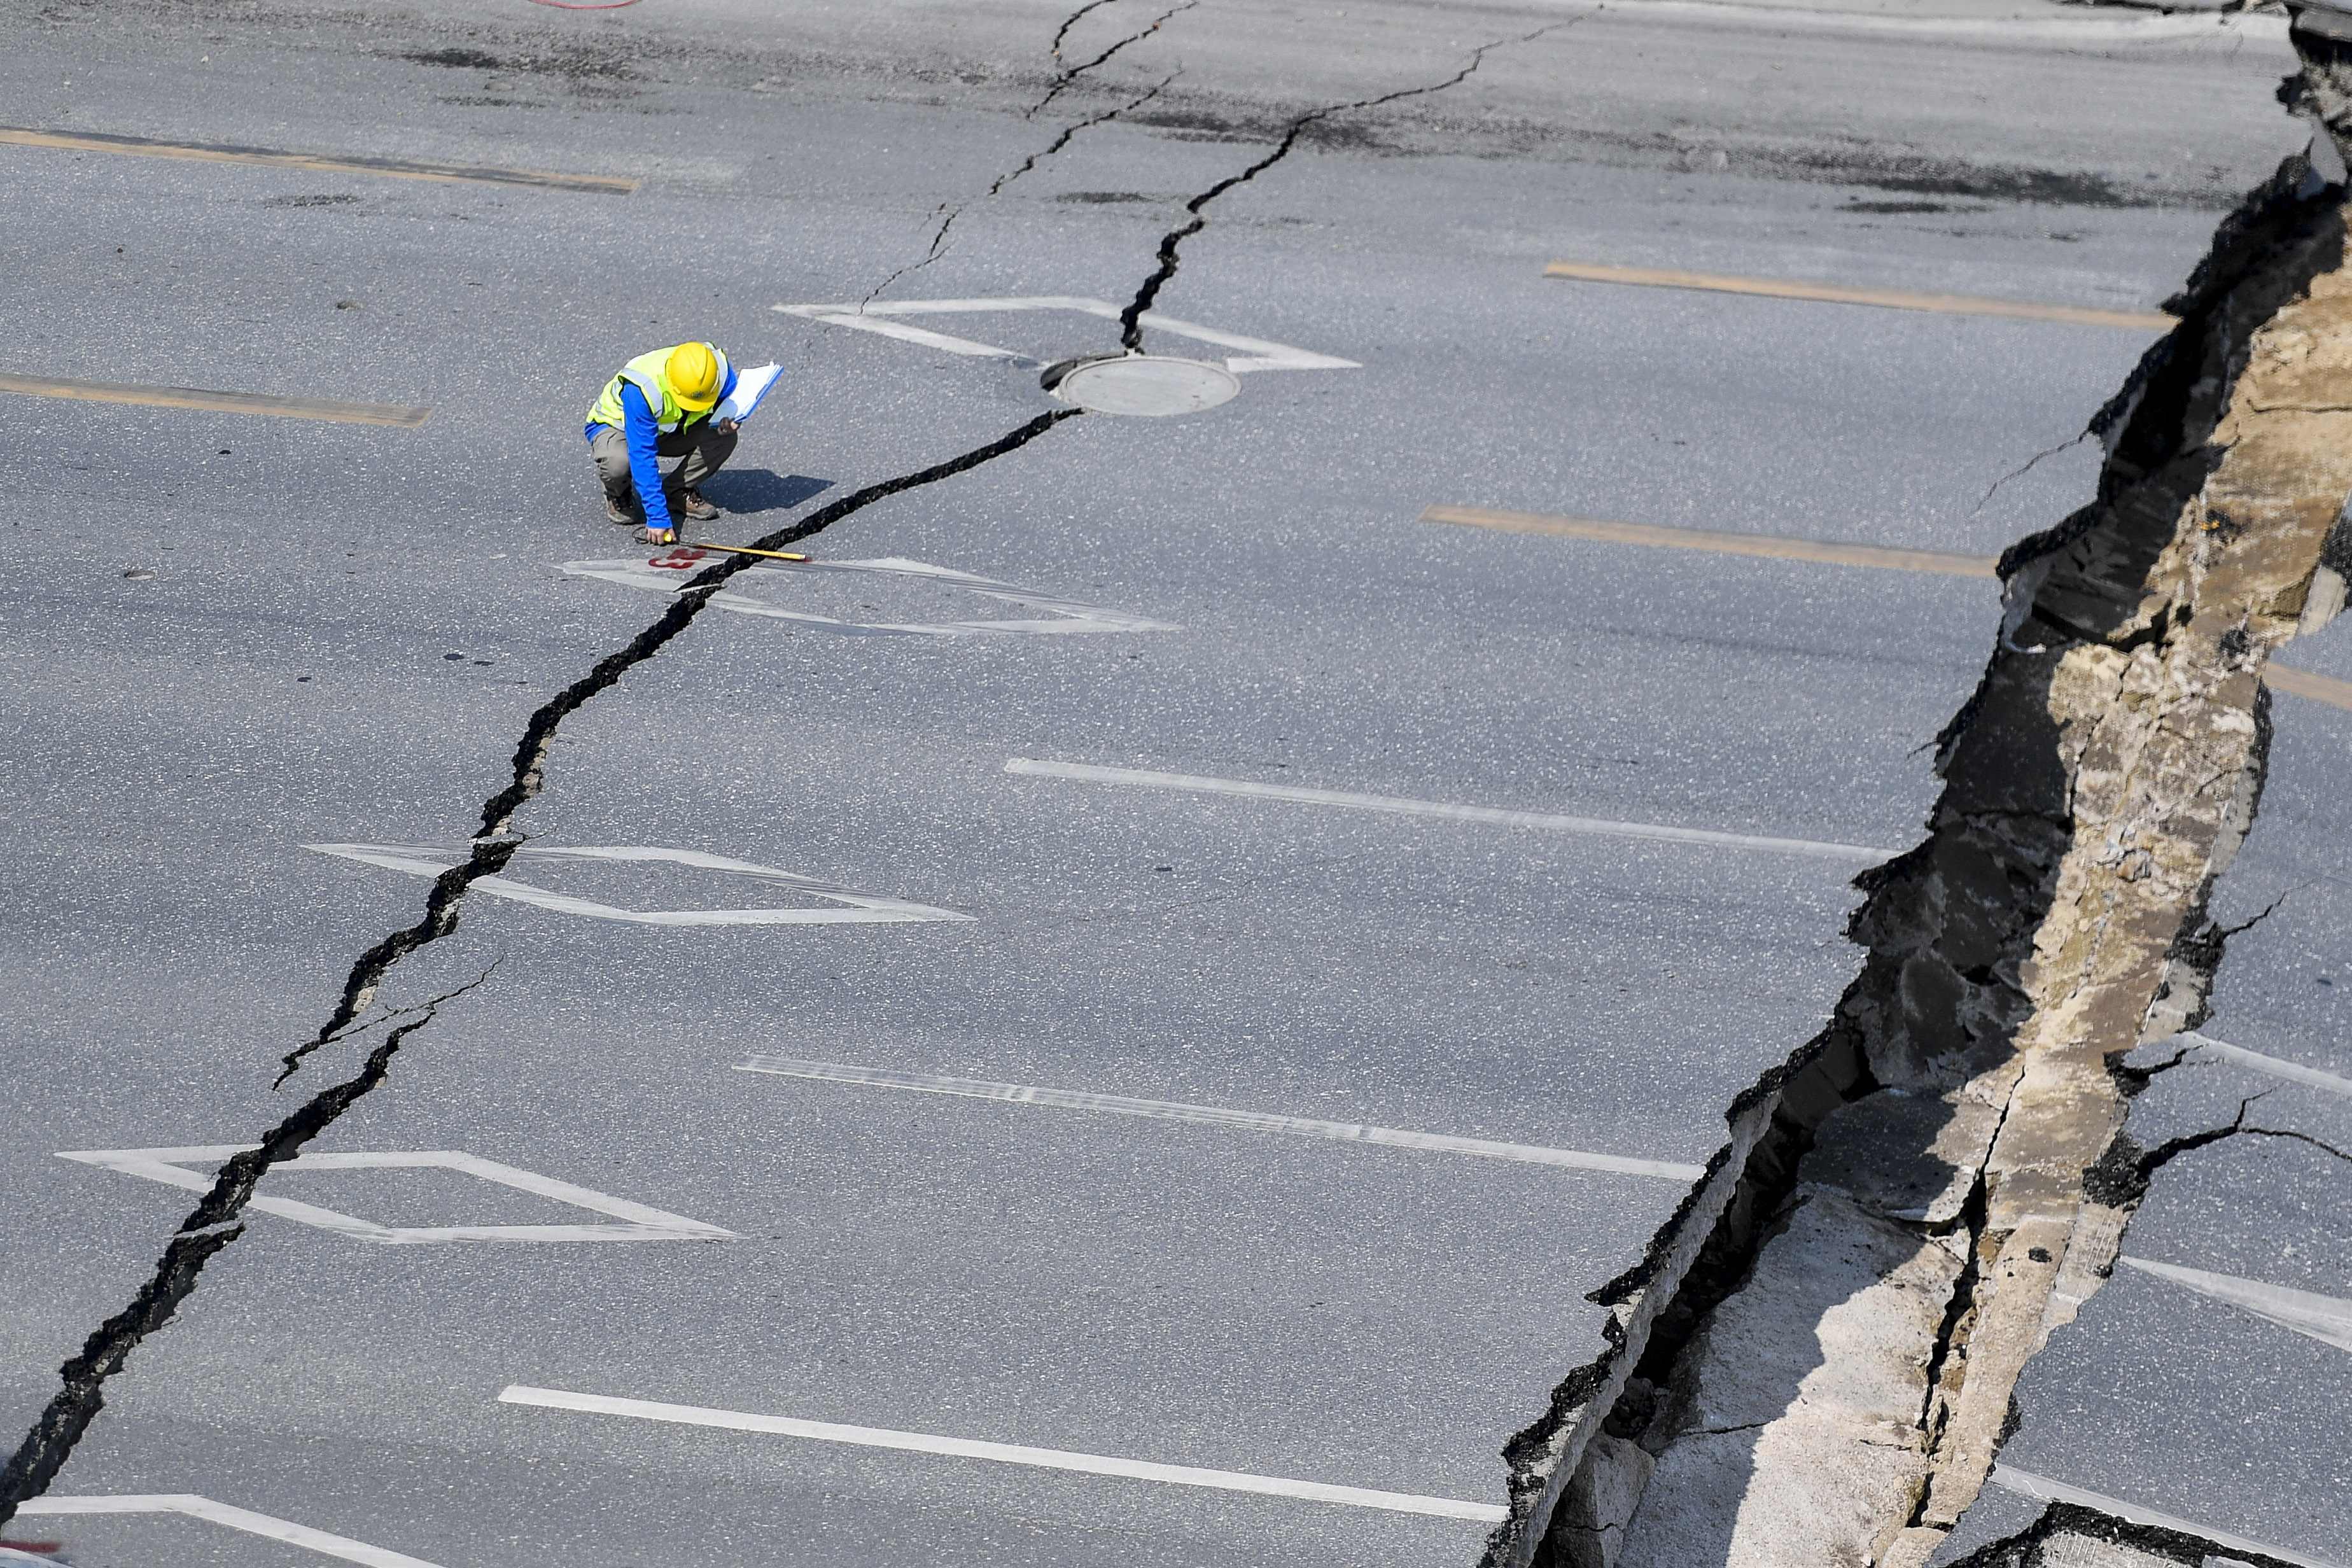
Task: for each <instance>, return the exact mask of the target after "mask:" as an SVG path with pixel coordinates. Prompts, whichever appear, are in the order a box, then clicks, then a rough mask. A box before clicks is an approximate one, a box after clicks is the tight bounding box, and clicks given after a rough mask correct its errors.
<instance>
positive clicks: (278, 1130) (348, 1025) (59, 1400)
mask: <svg viewBox="0 0 2352 1568" xmlns="http://www.w3.org/2000/svg"><path fill="white" fill-rule="evenodd" d="M1078 413H1079V410H1077V409H1075V408H1058V409H1054V410H1051V411H1049V412H1047V413H1045V414H1040V415H1038V416H1036V417H1035V418H1034V419H1031V420H1029V421H1028V422H1027V423H1025V424H1024V425H1021V426H1017V427H1016V428H1014V429H1013V430H1010V431H1007V432H1006V433H1005V434H1004V435H1003V436H1000V437H997V438H996V439H994V440H992V441H990V442H988V443H986V444H985V445H982V446H980V447H973V448H972V449H971V450H970V451H968V452H963V453H961V454H959V455H958V456H956V457H953V458H949V459H947V460H946V461H945V462H940V463H935V464H933V465H931V466H930V467H929V468H919V469H916V470H915V471H913V472H911V473H906V474H900V475H898V476H897V477H895V478H892V479H883V480H880V481H878V482H877V483H875V484H871V485H867V486H866V487H865V488H864V489H859V490H857V491H856V492H855V493H853V494H850V495H847V496H844V497H843V498H842V499H841V500H837V501H835V502H833V503H832V504H831V505H829V506H826V507H824V508H822V509H820V510H817V511H814V512H812V513H810V514H809V515H808V516H807V517H805V518H803V519H801V520H799V521H796V522H793V523H790V524H787V525H786V526H784V527H782V528H779V529H777V530H775V531H772V532H771V533H768V534H766V535H763V536H762V537H761V539H760V540H759V541H758V542H757V544H756V545H755V548H757V549H761V550H782V549H783V548H784V547H785V546H786V545H789V544H793V543H796V542H800V541H802V540H804V539H807V538H810V537H811V536H813V535H814V534H817V533H821V532H823V531H824V530H825V529H827V528H830V527H831V526H832V525H833V524H835V523H836V522H838V521H841V520H842V519H844V518H845V517H849V516H851V515H853V514H854V513H856V512H859V511H863V510H865V509H866V508H867V507H869V506H872V505H873V504H874V503H875V502H877V501H880V500H887V499H888V498H889V497H891V496H895V495H898V494H901V493H903V492H905V491H907V490H911V489H919V488H921V487H922V486H925V485H931V484H937V483H938V482H940V480H942V479H951V478H953V477H954V476H956V475H958V474H961V473H966V472H969V471H970V470H971V469H973V468H978V467H980V466H981V465H982V464H983V463H988V462H992V461H994V460H995V459H996V458H1002V457H1004V456H1005V455H1007V454H1008V453H1011V452H1014V451H1017V450H1019V449H1020V448H1021V447H1025V446H1027V445H1028V444H1029V443H1030V442H1032V441H1034V440H1035V439H1036V438H1037V437H1040V436H1043V435H1044V434H1045V432H1046V431H1048V430H1051V429H1052V428H1054V427H1055V426H1057V425H1059V424H1061V423H1062V422H1063V421H1064V420H1066V419H1071V418H1075V417H1076V416H1077V415H1078ZM751 564H753V558H752V557H750V556H741V555H738V556H731V557H729V558H727V559H725V560H722V561H719V562H718V563H715V564H713V565H710V566H708V567H705V568H704V569H703V570H702V571H700V572H698V573H697V574H696V575H695V576H694V577H693V578H692V579H691V580H689V581H688V582H687V583H686V584H683V585H682V586H681V587H680V588H679V590H678V591H677V596H676V597H675V598H674V599H673V600H672V601H671V602H670V604H669V605H667V607H666V608H665V609H664V610H663V611H662V613H661V614H660V615H659V616H656V617H655V618H654V620H653V621H652V623H651V624H650V625H648V626H646V628H645V629H644V630H643V631H641V632H639V633H638V634H637V635H636V636H635V637H632V638H631V639H630V640H629V641H628V643H627V644H626V645H625V646H624V647H620V648H617V649H615V650H614V652H612V653H610V654H607V655H606V656H605V657H604V658H602V659H600V660H598V661H597V663H596V665H595V667H594V668H592V669H590V670H589V672H588V673H587V674H586V675H583V676H582V677H581V678H580V679H578V680H575V681H573V682H572V684H571V685H570V686H568V687H566V688H564V689H562V691H560V692H558V693H557V694H556V695H555V696H553V697H552V698H550V699H549V700H547V701H546V702H545V703H543V704H541V706H540V707H539V708H538V709H537V710H534V711H533V712H532V713H531V715H530V719H529V720H528V721H526V722H525V723H524V726H523V732H522V737H521V739H520V741H519V742H517V744H516V746H515V754H514V763H513V769H512V773H511V776H510V777H509V780H508V781H507V783H506V784H504V785H503V786H502V787H501V788H499V790H498V792H497V793H496V794H494V795H491V796H490V797H489V798H488V800H486V801H485V802H484V803H483V805H482V816H481V824H480V830H479V833H478V836H477V837H476V838H475V839H474V842H473V845H472V847H471V850H470V852H469V853H468V854H467V858H466V859H465V860H464V861H463V862H462V863H461V864H459V865H457V866H453V867H451V868H449V869H448V870H446V871H445V872H443V873H442V874H441V875H440V876H439V877H437V878H436V879H434V883H433V888H432V890H431V891H430V892H429V893H428V894H427V895H426V898H425V913H424V915H423V916H422V917H421V918H420V919H419V920H418V921H416V923H415V924H414V925H411V926H408V927H405V928H404V929H402V930H400V931H394V932H393V933H392V934H390V935H388V936H386V937H385V938H383V941H381V942H377V943H375V944H374V945H373V947H371V948H369V949H368V951H367V952H364V953H362V955H361V956H360V958H359V960H358V962H357V963H354V964H352V968H351V971H350V973H348V974H347V975H346V976H345V978H344V981H343V987H342V992H341V996H340V998H339V999H338V1000H337V1002H336V1004H335V1005H334V1007H333V1009H332V1010H331V1012H330V1013H329V1015H328V1018H327V1022H326V1023H325V1024H324V1025H323V1026H321V1027H320V1030H319V1031H318V1033H317V1034H316V1035H314V1036H312V1037H311V1038H310V1040H308V1041H306V1042H305V1043H304V1044H302V1045H300V1046H299V1047H296V1048H295V1049H294V1050H292V1051H290V1052H289V1053H288V1055H287V1057H286V1058H285V1063H284V1067H283V1069H282V1070H281V1071H280V1073H279V1075H278V1080H277V1081H278V1084H283V1083H284V1082H285V1081H286V1080H287V1079H288V1078H289V1077H291V1076H292V1075H293V1074H294V1073H295V1072H297V1071H298V1070H299V1068H301V1066H302V1064H303V1062H304V1060H305V1058H308V1057H309V1056H310V1055H311V1054H312V1053H313V1052H315V1051H317V1050H318V1049H319V1048H320V1047H323V1046H326V1045H328V1044H331V1043H333V1042H336V1041H340V1040H346V1039H349V1038H351V1037H352V1034H353V1033H355V1032H357V1031H358V1030H359V1029H360V1028H362V1027H365V1026H362V1025H361V1024H360V1022H359V1020H360V1017H361V1015H362V1013H364V1012H365V1011H366V1010H367V1009H368V1007H369V1006H370V1005H373V1001H374V998H375V995H376V994H377V992H378V990H379V989H380V988H381V987H382V985H383V983H384V981H385V979H386V977H387V976H388V975H389V974H390V973H391V972H392V970H393V968H394V965H396V964H398V963H400V962H401V961H402V960H403V959H404V958H406V957H408V956H409V955H410V954H412V953H414V952H417V951H419V950H420V949H422V948H425V947H427V946H429V945H431V944H432V943H434V942H438V941H440V940H441V939H442V938H444V937H446V936H448V935H449V934H450V933H451V932H452V931H456V930H457V925H458V921H459V918H460V916H461V914H462V913H463V910H464V907H465V902H466V896H467V890H468V889H470V888H471V887H472V886H473V885H474V884H475V883H476V882H478V881H479V880H481V879H483V878H485V877H490V876H496V875H497V874H499V872H500V871H502V870H504V869H505V868H506V866H507V864H508V862H509V861H510V860H512V859H513V858H514V857H515V854H516V853H517V851H519V850H520V849H521V847H523V844H524V842H525V840H524V837H523V836H522V835H521V834H520V833H518V832H516V831H515V828H514V817H515V814H516V813H517V812H519V811H520V810H521V809H522V807H523V806H524V805H527V804H529V803H530V801H531V800H533V799H535V798H537V796H538V795H539V794H540V793H541V790H542V789H543V788H544V786H545V783H546V769H547V760H548V753H549V751H550V749H551V747H552V746H553V744H554V742H555V739H556V736H557V734H558V732H559V731H561V730H562V725H563V722H564V721H565V720H567V719H569V718H570V717H571V716H572V714H574V713H576V712H578V711H579V710H581V709H582V708H583V707H585V706H587V705H588V703H589V702H591V701H593V700H594V699H595V698H596V697H597V696H599V695H600V694H602V693H603V692H605V691H607V690H610V689H612V688H613V687H614V686H615V685H617V684H618V683H619V682H620V679H621V678H622V677H623V676H625V675H626V674H627V673H628V672H629V671H630V670H632V669H634V668H636V667H637V666H638V665H640V664H643V663H644V662H646V660H647V659H649V658H653V657H654V656H655V655H656V654H657V653H659V652H660V651H661V650H662V648H663V647H666V646H667V644H668V643H669V641H670V639H672V638H673V637H677V635H678V634H679V633H680V632H683V631H684V630H686V628H687V627H688V626H691V625H693V624H694V621H695V618H696V617H697V616H699V615H700V614H701V613H702V611H703V610H704V608H705V607H706V606H708V605H709V603H710V600H711V598H712V596H713V595H716V594H717V593H718V592H719V589H720V588H721V587H723V586H724V585H725V584H726V583H727V580H728V579H729V578H730V577H732V576H733V575H734V574H736V573H738V572H740V571H742V570H744V569H745V568H746V567H748V566H750V565H751ZM483 979H488V973H485V974H484V976H483ZM473 984H481V982H480V981H476V982H474V983H473ZM471 989H473V985H472V984H469V985H467V986H464V987H461V988H459V989H458V990H457V991H453V992H451V993H449V994H447V995H446V996H442V997H436V998H435V999H434V1000H433V1001H431V1002H428V1003H424V1004H419V1005H416V1006H415V1007H412V1008H405V1009H401V1010H400V1015H401V1018H402V1021H401V1022H399V1023H398V1024H397V1025H396V1026H394V1027H393V1028H392V1030H391V1031H390V1032H389V1033H388V1034H387V1035H386V1036H385V1037H384V1038H383V1040H382V1041H381V1042H380V1043H379V1044H378V1045H377V1046H376V1047H374V1049H373V1050H372V1051H371V1052H370V1053H369V1055H368V1057H367V1058H366V1060H365V1061H364V1062H363V1063H362V1067H361V1068H360V1070H359V1071H358V1073H356V1074H355V1075H354V1076H353V1077H352V1078H350V1079H345V1080H343V1081H341V1082H338V1083H336V1084H333V1085H331V1087H329V1088H327V1089H322V1090H320V1092H319V1093H318V1094H316V1095H314V1096H312V1097H311V1098H310V1100H306V1101H304V1102H303V1103H302V1104H301V1105H300V1106H299V1107H298V1108H296V1109H295V1110H293V1111H292V1112H291V1113H289V1115H288V1116H287V1117H286V1118H285V1119H284V1120H283V1121H279V1122H278V1125H277V1126H275V1127H273V1128H272V1129H270V1131H268V1133H266V1134H265V1135H264V1136H263V1137H262V1139H261V1142H259V1144H258V1145H257V1146H256V1147H255V1148H252V1149H249V1150H247V1151H246V1152H242V1153H240V1154H238V1155H236V1157H235V1158H233V1159H231V1160H230V1161H229V1162H228V1163H226V1165H224V1166H223V1167H222V1168H221V1171H220V1173H219V1174H218V1176H216V1177H215V1180H214V1183H213V1185H212V1187H211V1189H210V1190H209V1191H208V1192H206V1193H205V1196H204V1198H203V1199H202V1200H201V1201H200V1202H199V1203H198V1204H197V1205H196V1206H195V1208H194V1209H193V1210H192V1211H190V1213H189V1215H188V1217H187V1218H186V1219H184V1220H183V1221H182V1222H181V1224H180V1226H179V1228H178V1229H177V1230H176V1231H175V1232H174V1233H173V1237H172V1239H171V1241H170V1243H169V1244H168V1245H167V1246H166V1247H164V1249H163V1256H162V1257H161V1258H158V1259H157V1260H156V1264H155V1268H154V1269H153V1271H152V1274H151V1275H150V1277H149V1278H148V1279H147V1281H146V1282H145V1283H144V1284H142V1286H141V1287H140V1288H139V1289H138V1291H137V1293H136V1294H135V1295H133V1297H132V1298H131V1303H130V1305H129V1306H127V1307H126V1308H124V1310H122V1311H121V1312H118V1313H116V1314H115V1315H114V1316H113V1317H111V1318H110V1319H108V1320H107V1321H106V1322H104V1323H103V1324H101V1325H100V1327H99V1328H98V1329H97V1330H96V1331H94V1332H92V1333H91V1334H90V1336H89V1339H88V1340H87V1341H86V1342H84V1344H83V1346H82V1349H81V1352H80V1353H79V1354H78V1355H76V1356H75V1357H74V1358H73V1359H72V1360H70V1361H68V1362H67V1363H65V1365H64V1366H62V1367H61V1368H59V1369H58V1377H59V1386H58V1392H57V1394H55V1395H54V1396H52V1397H51V1398H50V1400H49V1402H48V1404H47V1406H46V1407H45V1408H44V1409H43V1411H42V1413H41V1415H40V1416H39V1417H38V1418H37V1420H36V1421H35V1422H34V1424H33V1427H32V1429H31V1430H30V1431H29V1432H27V1433H26V1436H25V1438H24V1440H23V1441H22V1442H21V1443H20V1444H18V1446H17V1447H16V1452H15V1453H14V1454H13V1455H12V1456H11V1457H10V1458H9V1460H8V1462H7V1465H6V1466H5V1468H0V1524H5V1523H6V1522H7V1521H9V1520H11V1519H13V1518H15V1517H16V1510H17V1509H18V1508H19V1507H20V1506H22V1505H23V1504H24V1503H25V1502H26V1501H27V1500H30V1499H33V1498H36V1497H38V1496H39V1495H41V1493H42V1492H44V1491H46V1490H47V1488H48V1485H49V1483H50V1481H51V1480H53V1479H55V1478H56V1476H57V1474H58V1470H59V1469H60V1468H63V1467H64V1465H65V1462H66V1460H67V1459H68V1458H70V1457H71V1455H72V1453H73V1450H74V1448H75V1447H76V1446H77V1445H78V1444H79V1442H80V1441H81V1437H82V1435H83V1433H84V1432H86V1431H87V1430H88V1429H89V1424H90V1422H91V1421H92V1420H94V1419H95V1418H96V1417H97V1415H98V1413H99V1412H100V1410H101V1409H102V1408H104V1406H105V1404H106V1385H107V1383H108V1382H109V1380H110V1379H111V1378H113V1377H115V1376H116V1375H118V1374H119V1373H121V1371H122V1369H123V1367H124V1365H125V1364H126V1363H128V1362H129V1360H130V1357H131V1352H133V1351H135V1350H137V1349H138V1348H139V1346H140V1344H141V1343H142V1342H144V1341H145V1340H146V1339H147V1337H148V1336H149V1335H151V1334H153V1333H155V1332H156V1331H159V1330H161V1329H162V1328H163V1327H164V1326H165V1325H166V1324H168V1323H169V1322H170V1321H172V1318H173V1314H174V1313H175V1312H176V1311H177V1310H179V1308H180V1306H181V1304H182V1303H183V1302H184V1301H185V1300H187V1298H188V1296H189V1295H190V1294H191V1293H192V1292H193V1291H194V1289H195V1288H196V1284H197V1281H198V1279H199V1278H200V1277H201V1276H202V1275H203V1273H204V1270H205V1266H206V1265H207V1264H209V1263H210V1262H211V1261H212V1260H213V1259H214V1258H216V1257H218V1256H219V1255H220V1254H221V1253H222V1252H223V1251H224V1250H226V1248H227V1247H229V1245H230V1244H231V1243H233V1242H235V1241H236V1239H237V1237H239V1236H241V1235H243V1234H244V1228H243V1226H241V1225H240V1224H239V1223H238V1221H239V1219H240V1217H241V1216H242V1215H243V1214H244V1212H245V1208H246V1205H247V1202H248V1201H249V1200H250V1199H251V1198H252V1196H253V1194H254V1191H255V1189H256V1187H257V1185H258V1184H260V1181H261V1179H262V1177H264V1176H266V1175H267V1174H268V1173H269V1171H270V1170H271V1168H272V1167H274V1166H276V1165H278V1164H280V1163H284V1162H285V1161H287V1160H290V1159H293V1158H294V1157H296V1156H297V1155H299V1153H300V1152H301V1151H302V1148H303V1146H304V1145H306V1144H307V1143H309V1142H311V1141H312V1140H313V1139H315V1138H316V1137H318V1135H319V1134H320V1133H321V1132H324V1131H326V1130H327V1129H328V1128H330V1127H331V1126H332V1125H334V1123H335V1121H337V1120H338V1119H339V1118H341V1116H342V1114H343V1113H344V1112H345V1111H347V1110H350V1109H351V1108H352V1106H353V1105H355V1104H357V1103H358V1102H359V1101H360V1100H362V1099H363V1098H365V1097H366V1096H367V1095H369V1094H371V1093H373V1091H374V1090H375V1089H377V1088H379V1087H380V1086H382V1085H383V1083H384V1082H385V1081H386V1079H387V1078H388V1077H389V1075H390V1072H391V1068H392V1065H393V1061H394V1058H396V1057H397V1056H398V1055H399V1053H400V1048H401V1047H402V1046H403V1044H404V1043H405V1042H406V1041H407V1039H408V1037H410V1036H412V1035H414V1034H415V1033H416V1032H417V1031H418V1030H419V1029H422V1028H423V1027H425V1026H426V1025H427V1024H429V1023H431V1022H432V1021H433V1018H434V1016H435V1014H436V1012H437V1011H438V1009H439V1007H440V1005H442V1004H443V1003H446V1002H448V1001H452V1000H455V999H456V998H457V997H458V996H461V995H463V994H465V993H466V992H467V991H470V990H471ZM384 1021H386V1020H385V1019H384V1018H378V1019H376V1020H374V1022H375V1023H383V1022H384Z"/></svg>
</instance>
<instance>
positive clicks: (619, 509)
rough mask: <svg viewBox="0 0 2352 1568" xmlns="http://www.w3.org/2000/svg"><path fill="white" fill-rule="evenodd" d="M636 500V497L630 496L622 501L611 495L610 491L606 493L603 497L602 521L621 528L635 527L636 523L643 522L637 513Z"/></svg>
mask: <svg viewBox="0 0 2352 1568" xmlns="http://www.w3.org/2000/svg"><path fill="white" fill-rule="evenodd" d="M636 499H637V498H636V497H635V496H631V497H630V498H629V499H628V500H620V499H619V498H618V497H616V496H614V494H612V492H611V491H609V490H608V491H606V492H605V495H604V521H607V522H610V523H614V524H616V525H617V526H619V527H622V528H635V527H636V526H637V524H638V523H640V522H642V521H645V519H644V518H643V517H642V516H640V515H639V513H638V511H637V508H636Z"/></svg>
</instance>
